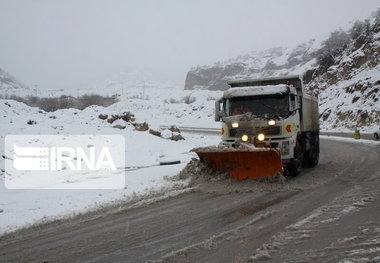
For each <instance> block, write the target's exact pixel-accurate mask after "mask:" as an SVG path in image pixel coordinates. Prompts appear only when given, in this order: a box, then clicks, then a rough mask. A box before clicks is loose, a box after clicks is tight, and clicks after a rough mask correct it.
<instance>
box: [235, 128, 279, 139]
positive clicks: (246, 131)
mask: <svg viewBox="0 0 380 263" xmlns="http://www.w3.org/2000/svg"><path fill="white" fill-rule="evenodd" d="M259 133H264V134H265V135H280V134H281V126H268V127H257V128H248V129H247V128H237V129H230V137H241V136H243V135H244V134H247V135H257V134H259Z"/></svg>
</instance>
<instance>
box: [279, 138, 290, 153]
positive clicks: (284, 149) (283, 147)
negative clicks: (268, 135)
mask: <svg viewBox="0 0 380 263" xmlns="http://www.w3.org/2000/svg"><path fill="white" fill-rule="evenodd" d="M281 154H282V155H288V154H289V141H285V142H282V145H281Z"/></svg>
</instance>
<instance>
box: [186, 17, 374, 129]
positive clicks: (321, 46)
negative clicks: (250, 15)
mask: <svg viewBox="0 0 380 263" xmlns="http://www.w3.org/2000/svg"><path fill="white" fill-rule="evenodd" d="M282 75H303V78H304V82H305V83H306V89H307V90H308V91H309V92H314V93H315V94H319V103H320V123H321V128H322V129H323V130H329V131H350V132H352V131H353V129H354V128H356V127H358V128H359V129H360V130H361V131H366V132H372V131H373V130H374V129H375V128H376V127H379V126H380V118H379V117H378V116H379V113H380V102H379V97H380V10H378V11H377V12H376V13H375V15H374V16H373V17H371V19H368V20H365V21H357V22H355V23H354V24H353V25H352V27H351V28H350V29H349V30H347V31H343V30H341V29H340V30H337V31H335V32H333V33H331V35H330V37H329V38H327V39H325V40H324V41H319V40H318V41H317V40H311V41H309V42H308V43H304V44H301V45H299V46H298V47H296V48H295V49H289V48H281V47H278V48H271V49H268V50H264V51H260V52H251V53H250V54H247V55H244V56H239V57H237V58H233V59H230V60H228V61H225V62H217V63H215V64H214V65H209V66H207V65H206V66H198V67H196V68H192V69H191V70H190V71H189V72H188V74H187V78H186V83H185V89H186V90H191V89H209V90H225V89H227V88H228V85H227V84H226V82H227V81H228V80H234V79H249V78H261V77H269V76H282Z"/></svg>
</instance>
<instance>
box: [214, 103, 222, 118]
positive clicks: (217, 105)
mask: <svg viewBox="0 0 380 263" xmlns="http://www.w3.org/2000/svg"><path fill="white" fill-rule="evenodd" d="M221 104H222V101H221V100H217V101H215V121H220V118H221V117H223V116H224V114H223V111H222V110H221V109H220V106H221Z"/></svg>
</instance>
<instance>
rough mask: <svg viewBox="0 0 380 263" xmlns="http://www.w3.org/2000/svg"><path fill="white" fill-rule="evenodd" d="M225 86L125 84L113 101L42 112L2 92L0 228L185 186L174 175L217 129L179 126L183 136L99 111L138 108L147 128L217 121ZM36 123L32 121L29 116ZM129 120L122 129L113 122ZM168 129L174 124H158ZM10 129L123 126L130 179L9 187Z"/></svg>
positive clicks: (108, 130) (89, 130) (211, 141)
mask: <svg viewBox="0 0 380 263" xmlns="http://www.w3.org/2000/svg"><path fill="white" fill-rule="evenodd" d="M220 95H221V93H220V92H208V91H198V92H190V91H182V90H179V89H178V88H177V89H175V88H160V89H159V88H146V89H145V90H141V89H128V90H127V91H125V93H124V94H120V97H119V98H120V101H119V102H118V103H116V104H114V105H111V106H110V107H108V108H104V107H98V106H92V107H88V108H86V109H85V110H83V111H80V110H76V109H66V110H58V111H55V112H50V113H47V112H44V111H42V110H40V109H38V108H33V107H29V106H27V105H25V104H23V103H19V102H16V101H12V100H0V114H1V115H0V116H1V119H2V125H1V131H0V137H1V140H2V143H1V144H0V152H1V156H2V158H1V163H0V169H1V173H0V234H2V233H5V232H8V231H12V230H15V229H17V228H19V227H23V226H26V225H29V224H33V223H36V222H39V221H40V220H51V219H53V218H60V217H65V216H71V215H73V214H77V213H83V212H85V211H88V210H91V209H95V208H99V206H101V205H105V204H109V203H112V202H117V201H120V200H127V201H128V200H133V199H136V198H139V197H141V196H145V197H148V196H152V195H154V194H157V193H162V194H163V193H168V192H170V191H175V190H180V189H183V188H184V187H186V184H187V182H186V181H183V182H178V181H175V182H173V181H172V180H170V177H173V176H175V175H177V174H178V172H179V171H180V170H182V168H183V167H184V166H185V165H186V163H187V162H188V161H189V160H190V159H191V158H192V157H194V155H195V154H193V153H189V150H191V149H192V148H194V147H199V146H206V145H215V144H217V143H218V142H219V140H220V138H219V136H216V135H207V136H206V135H194V134H186V133H184V134H182V136H183V137H184V138H185V140H180V141H173V140H170V139H165V138H161V137H157V136H154V135H152V134H150V133H149V132H148V131H136V130H135V128H134V126H133V125H132V124H131V123H128V122H125V121H123V120H121V119H119V120H116V121H115V122H113V123H112V124H110V123H108V122H107V121H106V120H102V119H100V118H99V117H98V116H99V115H100V114H107V115H108V116H109V118H110V117H111V115H120V114H122V113H123V112H131V113H133V114H135V117H136V120H135V122H136V123H143V122H147V123H148V124H149V128H151V129H154V130H160V126H170V125H177V126H198V127H214V128H216V127H219V124H217V123H215V122H214V121H213V117H212V115H213V105H214V100H215V99H216V98H218V97H220ZM29 120H31V121H35V122H36V124H34V125H28V124H27V122H28V121H29ZM115 125H120V126H122V127H123V126H125V128H124V129H119V128H114V127H113V126H115ZM161 132H162V134H163V136H164V135H165V136H166V137H170V135H171V133H172V132H171V131H169V130H164V131H161ZM8 134H78V135H81V134H100V135H101V134H121V135H124V137H125V149H126V152H125V163H126V170H125V180H126V183H125V187H124V189H121V190H9V189H6V188H5V186H4V178H5V171H4V159H5V158H7V157H8V156H7V157H5V156H4V139H5V136H6V135H8ZM168 160H169V161H170V160H180V161H181V163H180V164H177V165H167V166H160V165H159V163H160V161H168Z"/></svg>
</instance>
